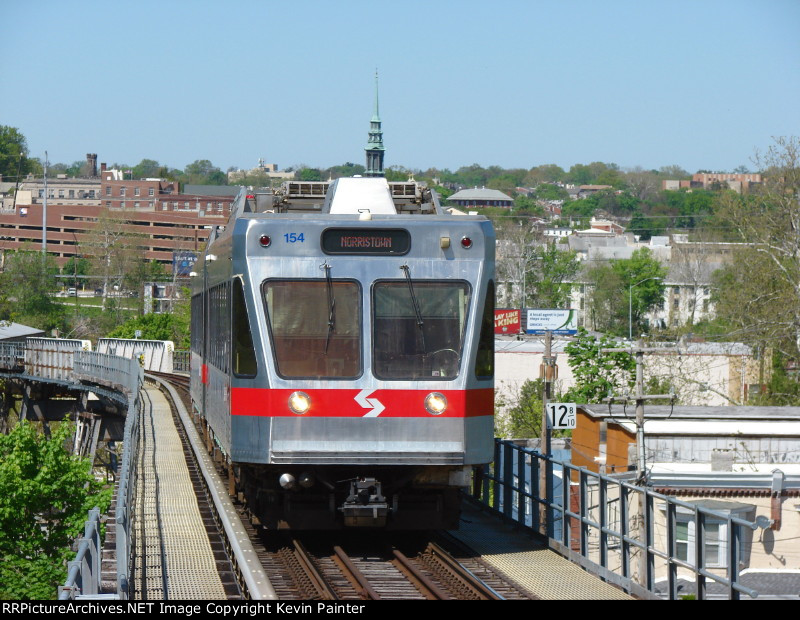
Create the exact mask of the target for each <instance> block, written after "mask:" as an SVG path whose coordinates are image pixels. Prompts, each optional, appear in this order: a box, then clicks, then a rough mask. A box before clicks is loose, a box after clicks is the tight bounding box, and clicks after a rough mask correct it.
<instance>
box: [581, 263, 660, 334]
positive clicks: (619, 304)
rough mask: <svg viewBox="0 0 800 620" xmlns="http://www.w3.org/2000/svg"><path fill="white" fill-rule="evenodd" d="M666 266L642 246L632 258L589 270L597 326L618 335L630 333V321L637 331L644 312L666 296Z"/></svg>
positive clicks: (592, 310)
mask: <svg viewBox="0 0 800 620" xmlns="http://www.w3.org/2000/svg"><path fill="white" fill-rule="evenodd" d="M666 275H667V270H666V268H665V267H663V266H662V265H661V263H659V262H658V260H657V259H656V258H655V257H654V256H653V255H652V253H651V252H650V250H649V249H647V248H640V249H638V250H636V251H634V252H633V254H632V255H631V257H630V258H627V259H618V260H611V261H609V262H608V263H607V264H600V265H598V266H596V267H594V268H592V269H590V270H589V272H588V276H589V280H590V282H591V283H592V286H593V292H592V299H591V309H590V312H591V315H592V322H593V323H594V326H595V328H596V329H600V330H603V331H608V332H611V333H614V334H617V335H620V336H621V335H625V334H627V333H628V320H629V312H630V320H631V324H632V326H633V328H634V329H635V330H636V332H637V333H640V332H641V331H643V329H644V322H643V318H644V315H645V314H646V313H647V312H649V311H650V310H652V309H653V308H655V307H656V306H658V305H659V304H660V303H661V301H662V300H663V298H664V278H665V277H666Z"/></svg>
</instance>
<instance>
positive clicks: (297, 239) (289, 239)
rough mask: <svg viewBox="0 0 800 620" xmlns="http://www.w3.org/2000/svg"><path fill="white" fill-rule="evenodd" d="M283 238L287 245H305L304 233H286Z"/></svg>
mask: <svg viewBox="0 0 800 620" xmlns="http://www.w3.org/2000/svg"><path fill="white" fill-rule="evenodd" d="M283 238H284V239H285V240H286V243H303V242H304V241H305V238H304V237H303V233H299V234H298V233H284V234H283Z"/></svg>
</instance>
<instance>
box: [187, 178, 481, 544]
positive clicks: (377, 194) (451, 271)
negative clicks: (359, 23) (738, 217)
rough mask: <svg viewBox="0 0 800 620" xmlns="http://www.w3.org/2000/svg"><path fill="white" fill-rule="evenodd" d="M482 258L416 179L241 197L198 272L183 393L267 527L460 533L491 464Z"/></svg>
mask: <svg viewBox="0 0 800 620" xmlns="http://www.w3.org/2000/svg"><path fill="white" fill-rule="evenodd" d="M494 260H495V237H494V230H493V228H492V225H491V223H490V222H489V221H488V220H487V219H486V218H485V217H483V216H470V215H463V214H451V213H449V212H448V211H447V210H445V209H443V208H442V207H441V205H440V204H439V200H438V197H437V196H436V194H435V192H431V191H430V190H428V189H427V188H425V187H424V186H421V185H420V184H418V183H416V182H414V181H409V182H403V183H390V182H387V181H386V179H384V178H382V177H378V178H360V177H353V178H342V179H338V180H336V181H333V182H330V183H326V182H312V183H303V182H289V183H285V184H284V185H283V186H282V187H281V188H280V189H279V190H276V191H275V192H273V193H264V194H250V195H248V194H247V193H246V192H245V191H244V190H243V192H242V193H240V195H239V197H238V198H237V199H236V201H235V203H234V206H233V209H232V212H231V217H230V220H229V222H228V224H227V226H225V227H224V229H218V230H216V231H214V232H213V234H212V236H211V239H210V241H209V244H208V246H207V248H206V251H205V253H204V255H203V256H202V257H201V258H200V259H199V260H198V262H197V263H196V265H195V267H194V271H193V272H192V354H191V357H192V362H191V364H192V372H191V394H192V400H193V407H194V410H195V414H196V415H197V416H199V418H200V419H201V420H202V422H203V424H204V425H205V431H206V436H207V441H208V443H209V445H210V447H212V448H213V449H215V450H216V452H217V454H218V455H219V456H220V458H222V459H224V461H225V462H226V463H227V464H228V466H229V474H230V476H231V491H232V492H237V493H243V494H244V495H245V496H247V499H248V504H249V506H250V509H251V511H252V512H253V513H254V515H255V516H256V517H257V518H258V519H259V520H260V521H261V522H262V524H263V525H265V526H266V527H268V528H292V529H328V528H339V527H346V526H351V527H352V526H371V527H385V528H387V529H422V528H424V529H428V528H451V527H456V526H457V523H458V516H459V491H460V489H461V488H463V487H465V486H468V485H469V484H470V480H471V475H472V470H473V468H474V467H475V466H477V465H480V464H483V463H487V462H490V461H491V459H492V455H493V422H494V417H493V415H494V380H493V373H494V316H493V314H494V296H495V293H494ZM234 487H235V491H234Z"/></svg>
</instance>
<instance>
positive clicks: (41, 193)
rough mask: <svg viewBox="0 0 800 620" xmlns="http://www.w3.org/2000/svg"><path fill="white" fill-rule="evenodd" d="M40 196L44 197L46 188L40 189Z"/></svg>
mask: <svg viewBox="0 0 800 620" xmlns="http://www.w3.org/2000/svg"><path fill="white" fill-rule="evenodd" d="M39 198H44V190H43V189H40V190H39Z"/></svg>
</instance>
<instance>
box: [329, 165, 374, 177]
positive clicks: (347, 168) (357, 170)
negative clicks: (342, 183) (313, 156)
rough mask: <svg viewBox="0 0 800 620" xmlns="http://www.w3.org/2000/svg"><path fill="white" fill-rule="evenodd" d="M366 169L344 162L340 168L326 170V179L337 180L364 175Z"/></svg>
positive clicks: (334, 167) (332, 167) (333, 167)
mask: <svg viewBox="0 0 800 620" xmlns="http://www.w3.org/2000/svg"><path fill="white" fill-rule="evenodd" d="M365 171H366V168H365V167H364V166H362V165H361V164H354V163H353V162H350V161H348V162H345V163H344V164H342V165H341V166H331V167H330V168H328V170H327V171H326V172H327V175H326V178H327V177H330V178H331V179H338V178H339V177H352V176H355V175H357V174H362V175H363V174H364V172H365Z"/></svg>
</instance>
